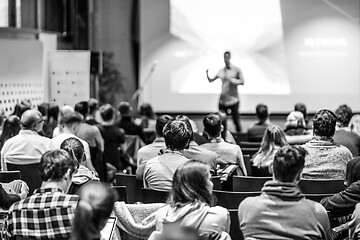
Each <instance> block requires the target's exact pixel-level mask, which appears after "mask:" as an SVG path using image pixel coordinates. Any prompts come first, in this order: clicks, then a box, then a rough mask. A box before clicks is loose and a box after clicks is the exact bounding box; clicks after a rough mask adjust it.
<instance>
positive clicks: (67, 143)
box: [60, 137, 99, 194]
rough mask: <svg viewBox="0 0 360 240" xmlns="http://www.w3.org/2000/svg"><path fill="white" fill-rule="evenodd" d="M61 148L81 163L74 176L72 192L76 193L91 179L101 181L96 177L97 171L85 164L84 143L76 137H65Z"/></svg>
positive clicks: (70, 190) (70, 191)
mask: <svg viewBox="0 0 360 240" xmlns="http://www.w3.org/2000/svg"><path fill="white" fill-rule="evenodd" d="M60 149H63V150H65V151H67V152H68V153H69V154H70V156H72V157H73V159H74V160H75V161H77V162H78V163H79V168H78V169H77V171H76V172H75V174H74V176H73V178H72V184H71V187H70V189H69V193H70V194H76V193H77V192H78V191H79V189H80V187H81V186H82V185H84V184H85V183H87V182H89V181H99V178H98V177H96V175H95V173H94V172H92V171H91V170H90V169H88V168H87V167H86V166H84V162H85V161H86V155H85V150H84V145H83V144H82V143H81V142H80V141H79V139H77V138H74V137H70V138H68V139H65V140H64V141H63V142H62V143H61V145H60Z"/></svg>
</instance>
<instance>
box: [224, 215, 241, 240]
mask: <svg viewBox="0 0 360 240" xmlns="http://www.w3.org/2000/svg"><path fill="white" fill-rule="evenodd" d="M228 211H229V213H230V220H231V222H230V237H231V239H237V240H243V239H244V235H243V233H242V231H241V230H240V224H239V216H238V210H237V209H236V210H235V209H229V210H228Z"/></svg>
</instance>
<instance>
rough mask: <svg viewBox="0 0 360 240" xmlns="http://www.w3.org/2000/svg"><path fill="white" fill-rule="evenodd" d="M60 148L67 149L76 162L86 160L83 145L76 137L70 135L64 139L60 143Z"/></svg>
mask: <svg viewBox="0 0 360 240" xmlns="http://www.w3.org/2000/svg"><path fill="white" fill-rule="evenodd" d="M60 149H63V150H65V151H67V152H68V153H69V154H70V156H72V158H73V159H74V160H75V161H76V162H78V164H81V163H83V162H85V160H86V156H85V150H84V145H83V144H82V143H81V142H80V140H79V139H77V138H74V137H70V138H68V139H65V140H64V141H63V142H62V143H61V145H60Z"/></svg>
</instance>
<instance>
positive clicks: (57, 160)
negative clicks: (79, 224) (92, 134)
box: [8, 149, 78, 239]
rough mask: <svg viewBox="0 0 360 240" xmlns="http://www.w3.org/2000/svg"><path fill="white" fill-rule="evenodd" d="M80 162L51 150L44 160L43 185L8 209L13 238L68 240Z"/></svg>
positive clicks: (45, 154) (41, 170)
mask: <svg viewBox="0 0 360 240" xmlns="http://www.w3.org/2000/svg"><path fill="white" fill-rule="evenodd" d="M76 169H77V162H76V161H75V160H74V159H73V158H72V157H71V156H70V154H69V153H68V152H66V151H65V150H62V149H59V150H51V151H47V152H46V153H44V154H43V155H42V157H41V161H40V166H39V172H40V177H41V179H42V181H43V182H42V185H41V187H40V188H39V189H37V190H35V192H34V194H33V195H31V196H30V197H28V198H25V199H23V200H21V201H19V202H17V203H14V204H13V205H12V206H11V207H10V209H9V216H8V222H9V225H8V232H9V235H10V236H11V237H14V236H22V237H27V238H43V239H68V238H69V237H70V233H71V231H72V219H73V217H74V211H75V208H76V205H77V202H78V196H76V195H68V194H66V192H67V191H68V190H69V187H70V185H71V180H72V176H73V174H74V172H75V171H76Z"/></svg>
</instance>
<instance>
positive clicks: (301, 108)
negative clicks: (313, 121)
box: [294, 103, 307, 118]
mask: <svg viewBox="0 0 360 240" xmlns="http://www.w3.org/2000/svg"><path fill="white" fill-rule="evenodd" d="M294 111H299V112H301V113H302V114H303V115H304V118H306V116H307V112H306V106H305V104H303V103H297V104H295V106H294Z"/></svg>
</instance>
